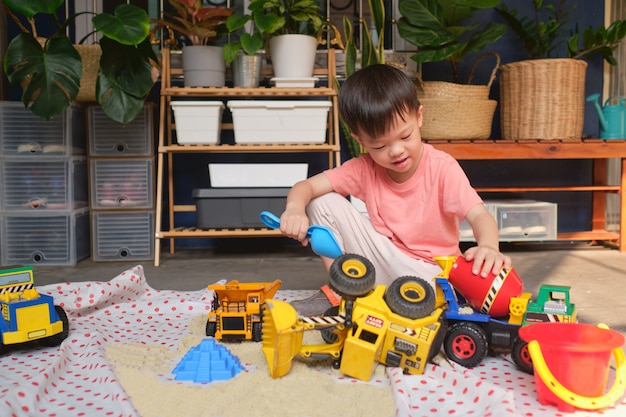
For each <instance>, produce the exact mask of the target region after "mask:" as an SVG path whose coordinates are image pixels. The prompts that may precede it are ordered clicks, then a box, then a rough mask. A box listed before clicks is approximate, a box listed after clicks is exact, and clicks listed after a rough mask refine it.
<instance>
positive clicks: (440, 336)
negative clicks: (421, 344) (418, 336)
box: [428, 315, 448, 362]
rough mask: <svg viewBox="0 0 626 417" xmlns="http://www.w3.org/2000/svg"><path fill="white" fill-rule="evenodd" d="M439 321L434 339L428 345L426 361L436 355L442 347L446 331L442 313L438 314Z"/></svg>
mask: <svg viewBox="0 0 626 417" xmlns="http://www.w3.org/2000/svg"><path fill="white" fill-rule="evenodd" d="M439 323H441V326H439V331H438V332H437V336H435V340H434V341H433V344H432V345H431V347H430V352H428V362H430V361H432V360H433V358H434V357H435V356H437V354H438V353H439V352H441V348H442V347H443V340H444V339H445V337H446V334H447V333H448V322H447V320H446V319H445V318H444V317H443V315H441V316H439Z"/></svg>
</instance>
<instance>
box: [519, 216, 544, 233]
mask: <svg viewBox="0 0 626 417" xmlns="http://www.w3.org/2000/svg"><path fill="white" fill-rule="evenodd" d="M547 234H548V228H547V227H546V226H545V225H544V224H542V222H541V216H540V215H539V214H538V213H530V214H528V215H527V216H526V219H525V222H524V236H545V235H547Z"/></svg>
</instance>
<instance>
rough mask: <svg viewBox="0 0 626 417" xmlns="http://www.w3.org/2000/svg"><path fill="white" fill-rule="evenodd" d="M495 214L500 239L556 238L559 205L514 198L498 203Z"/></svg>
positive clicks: (537, 239)
mask: <svg viewBox="0 0 626 417" xmlns="http://www.w3.org/2000/svg"><path fill="white" fill-rule="evenodd" d="M493 215H494V217H495V218H496V223H497V224H498V232H499V234H500V240H501V241H503V242H507V241H542V240H556V235H557V230H556V229H557V205H556V204H554V203H548V202H544V201H531V200H514V201H512V202H506V203H505V202H502V203H497V204H495V206H494V209H493Z"/></svg>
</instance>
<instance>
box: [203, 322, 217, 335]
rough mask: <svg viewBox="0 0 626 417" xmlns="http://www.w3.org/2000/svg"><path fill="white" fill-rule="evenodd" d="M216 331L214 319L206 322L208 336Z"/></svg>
mask: <svg viewBox="0 0 626 417" xmlns="http://www.w3.org/2000/svg"><path fill="white" fill-rule="evenodd" d="M216 332H217V323H216V322H214V321H208V320H207V322H206V335H207V336H209V337H215V333H216Z"/></svg>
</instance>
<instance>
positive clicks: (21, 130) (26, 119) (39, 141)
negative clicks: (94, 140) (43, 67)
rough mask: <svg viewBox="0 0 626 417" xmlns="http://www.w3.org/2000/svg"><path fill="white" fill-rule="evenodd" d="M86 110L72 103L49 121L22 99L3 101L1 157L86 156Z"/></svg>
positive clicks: (0, 104)
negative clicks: (27, 105)
mask: <svg viewBox="0 0 626 417" xmlns="http://www.w3.org/2000/svg"><path fill="white" fill-rule="evenodd" d="M84 112H85V110H84V107H83V106H81V105H79V104H72V105H71V106H70V107H69V108H68V109H67V110H66V111H65V112H63V113H61V114H59V115H57V116H54V117H53V118H52V119H51V120H48V121H46V120H44V119H42V118H41V117H39V116H37V115H36V114H34V113H32V112H31V111H30V110H28V109H25V108H24V104H22V102H21V101H0V156H3V157H4V156H24V157H32V156H42V155H45V156H59V155H63V156H70V155H84V154H85V116H84Z"/></svg>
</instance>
